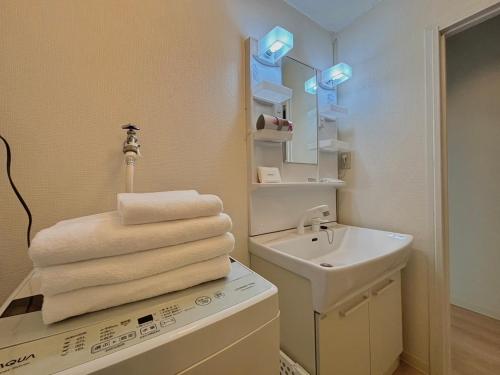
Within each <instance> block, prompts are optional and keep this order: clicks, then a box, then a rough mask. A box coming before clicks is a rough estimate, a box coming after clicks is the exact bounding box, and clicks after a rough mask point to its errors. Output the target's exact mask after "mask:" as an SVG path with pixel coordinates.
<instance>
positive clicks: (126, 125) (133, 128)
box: [122, 124, 141, 130]
mask: <svg viewBox="0 0 500 375" xmlns="http://www.w3.org/2000/svg"><path fill="white" fill-rule="evenodd" d="M122 129H128V130H141V129H140V128H139V127H138V126H137V125H134V124H125V125H122Z"/></svg>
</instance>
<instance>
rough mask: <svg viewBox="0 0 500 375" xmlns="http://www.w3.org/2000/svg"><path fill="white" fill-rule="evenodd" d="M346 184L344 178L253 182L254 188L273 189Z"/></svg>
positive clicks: (337, 186)
mask: <svg viewBox="0 0 500 375" xmlns="http://www.w3.org/2000/svg"><path fill="white" fill-rule="evenodd" d="M342 186H345V182H344V181H342V180H335V181H330V182H281V183H279V184H261V183H257V182H254V183H252V190H257V189H273V188H287V187H334V188H339V187H342Z"/></svg>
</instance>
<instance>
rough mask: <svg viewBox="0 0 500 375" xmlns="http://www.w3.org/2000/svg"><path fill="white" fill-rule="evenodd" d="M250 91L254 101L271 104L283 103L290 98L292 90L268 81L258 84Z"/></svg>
mask: <svg viewBox="0 0 500 375" xmlns="http://www.w3.org/2000/svg"><path fill="white" fill-rule="evenodd" d="M252 91H253V97H254V99H257V100H260V101H263V102H266V103H272V104H281V103H284V102H286V101H287V100H290V99H291V97H292V89H290V88H288V87H285V86H283V85H279V84H277V83H274V82H270V81H261V82H259V83H258V84H256V85H255V87H253V90H252Z"/></svg>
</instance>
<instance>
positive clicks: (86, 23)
mask: <svg viewBox="0 0 500 375" xmlns="http://www.w3.org/2000/svg"><path fill="white" fill-rule="evenodd" d="M278 24H279V25H282V26H283V27H285V28H287V29H289V30H290V31H292V32H293V33H294V35H295V48H294V50H293V53H292V56H294V57H296V58H299V59H301V60H303V61H304V62H306V63H308V64H310V65H314V66H318V67H319V68H324V67H326V66H328V65H330V64H331V56H332V49H331V48H332V47H331V36H330V34H329V33H327V32H326V31H325V30H323V29H321V28H320V27H319V26H317V25H316V24H315V23H313V22H312V21H310V20H309V19H308V18H306V17H304V16H302V15H300V14H299V13H297V12H296V11H295V10H294V9H292V8H291V7H289V6H287V5H286V4H284V3H283V2H282V1H281V0H273V1H266V0H252V1H246V0H226V1H224V0H218V1H216V0H213V1H195V0H183V1H164V0H147V1H139V0H137V1H131V0H127V1H124V0H119V1H118V0H116V1H113V0H105V1H102V0H90V1H78V0H70V1H66V0H58V1H56V0H52V1H43V2H41V1H27V0H26V1H18V0H11V1H2V2H1V4H0V49H1V51H2V52H1V53H2V58H1V59H0V87H1V89H0V133H1V134H2V135H4V136H5V137H6V138H7V139H8V140H9V142H10V143H11V146H12V149H13V154H14V162H13V177H14V179H15V181H16V183H17V185H18V187H19V189H20V191H21V192H22V194H23V195H24V197H25V199H26V201H27V202H28V203H29V205H30V207H31V210H32V212H33V216H34V226H33V233H36V232H37V231H38V230H40V229H41V228H43V227H47V226H49V225H52V224H54V223H55V222H57V221H59V220H61V219H65V218H70V217H75V216H80V215H87V214H92V213H95V212H101V211H106V210H112V209H114V207H115V196H116V193H117V192H119V191H122V190H123V181H124V169H123V158H122V153H121V146H122V142H123V139H124V132H123V131H122V130H120V125H121V124H124V123H127V122H134V123H137V124H139V126H141V132H140V135H139V137H140V141H141V143H142V145H143V148H142V152H143V158H142V159H141V160H140V161H139V163H138V165H137V171H136V191H158V190H169V189H186V188H196V189H198V190H199V191H201V192H207V193H208V192H210V193H215V194H218V195H220V196H221V198H222V199H223V201H224V204H225V208H226V211H227V212H228V213H229V214H230V215H231V217H232V218H233V221H234V233H235V235H236V239H237V247H236V250H235V252H234V255H235V256H236V257H237V258H239V259H241V260H243V261H246V260H247V246H246V241H247V240H246V237H247V225H248V222H247V204H246V151H245V147H246V146H245V124H244V119H245V114H244V92H245V91H244V79H243V77H244V49H243V41H244V39H246V38H247V37H248V36H249V35H252V36H256V37H260V36H261V35H263V34H264V33H265V32H267V31H268V30H270V29H271V28H272V27H273V26H275V25H278ZM4 164H5V153H4V151H3V149H2V151H1V152H0V165H1V166H2V167H1V171H2V175H1V177H0V197H1V198H0V199H1V204H0V207H1V215H0V259H1V260H0V301H2V300H4V299H5V298H6V297H7V295H8V294H9V293H10V292H11V291H12V290H13V288H14V287H15V286H16V285H17V283H18V282H19V281H20V280H21V279H22V278H23V277H24V276H25V275H26V274H27V272H28V271H29V270H30V269H31V263H30V261H29V259H28V258H27V256H26V245H25V235H24V232H25V226H26V219H25V215H24V211H23V210H22V208H21V207H20V205H19V203H18V202H17V200H16V197H15V196H14V194H13V193H12V192H11V190H10V187H9V185H8V182H7V178H6V177H5V176H4V172H3V171H4Z"/></svg>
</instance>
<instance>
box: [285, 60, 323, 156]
mask: <svg viewBox="0 0 500 375" xmlns="http://www.w3.org/2000/svg"><path fill="white" fill-rule="evenodd" d="M281 70H282V77H283V84H284V85H285V86H286V87H289V88H291V89H292V90H293V95H292V99H291V100H290V101H289V102H288V104H287V106H286V118H287V119H289V120H291V121H292V122H293V140H292V141H289V142H287V143H286V150H285V162H288V163H302V164H318V150H317V140H318V111H317V105H316V94H314V93H313V94H311V93H310V92H306V90H305V88H304V84H305V82H306V81H308V80H310V79H311V78H312V77H316V70H315V69H314V68H312V67H310V66H308V65H305V64H303V63H301V62H300V61H297V60H295V59H292V58H291V57H288V56H287V57H284V58H283V60H282V65H281Z"/></svg>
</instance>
